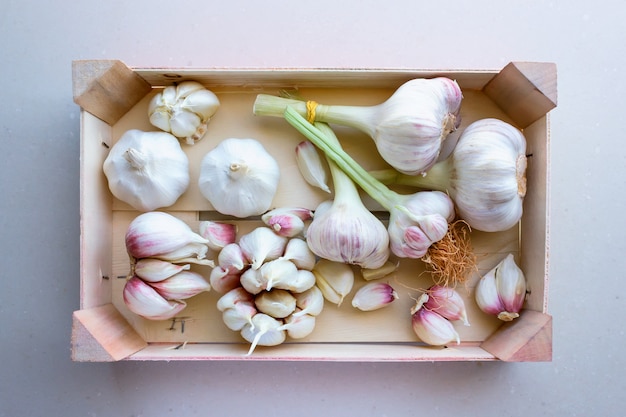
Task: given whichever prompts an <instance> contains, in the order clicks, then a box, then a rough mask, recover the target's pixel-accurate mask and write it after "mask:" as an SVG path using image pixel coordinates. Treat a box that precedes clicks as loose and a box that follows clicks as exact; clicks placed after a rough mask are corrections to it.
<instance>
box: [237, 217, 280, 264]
mask: <svg viewBox="0 0 626 417" xmlns="http://www.w3.org/2000/svg"><path fill="white" fill-rule="evenodd" d="M287 240H288V239H287V238H286V237H284V236H279V235H277V234H276V233H274V232H273V231H272V229H270V228H269V227H257V228H256V229H254V230H253V231H251V232H250V233H247V234H245V235H243V236H241V238H240V239H239V246H240V247H241V251H242V252H243V254H244V256H245V257H246V259H248V261H249V262H250V264H251V266H252V269H259V268H260V267H261V265H263V263H264V262H266V261H271V260H274V259H278V258H279V257H280V256H282V255H283V253H284V251H285V247H286V246H287Z"/></svg>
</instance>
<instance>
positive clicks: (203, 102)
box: [181, 89, 220, 122]
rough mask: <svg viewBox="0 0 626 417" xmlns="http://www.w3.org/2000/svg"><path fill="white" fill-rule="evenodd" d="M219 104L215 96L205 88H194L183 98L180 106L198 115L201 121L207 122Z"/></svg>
mask: <svg viewBox="0 0 626 417" xmlns="http://www.w3.org/2000/svg"><path fill="white" fill-rule="evenodd" d="M219 106H220V102H219V99H218V98H217V96H216V95H215V94H214V93H213V92H211V91H209V90H206V89H202V90H195V91H193V92H192V93H191V94H189V95H188V96H187V97H185V99H184V100H183V102H182V104H181V108H182V109H183V110H186V111H188V112H191V113H194V114H197V115H198V116H200V120H202V122H207V121H208V120H209V119H210V118H211V117H213V115H214V114H215V113H216V112H217V109H218V108H219Z"/></svg>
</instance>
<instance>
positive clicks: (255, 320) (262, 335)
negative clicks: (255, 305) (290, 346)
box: [241, 313, 287, 356]
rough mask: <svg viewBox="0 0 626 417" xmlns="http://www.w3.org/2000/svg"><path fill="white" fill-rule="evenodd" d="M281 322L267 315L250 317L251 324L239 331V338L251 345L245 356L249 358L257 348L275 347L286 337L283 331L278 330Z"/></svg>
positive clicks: (259, 314)
mask: <svg viewBox="0 0 626 417" xmlns="http://www.w3.org/2000/svg"><path fill="white" fill-rule="evenodd" d="M282 324H283V323H282V322H281V321H279V320H276V319H275V318H273V317H270V316H268V315H267V314H263V313H257V314H255V315H254V317H252V324H248V325H245V326H244V327H243V328H242V329H241V336H242V337H243V338H244V339H246V340H247V341H248V342H250V343H251V346H250V350H248V354H247V356H250V355H251V354H252V352H254V349H255V348H256V347H257V346H277V345H280V344H281V343H283V342H284V341H285V339H286V337H287V335H286V333H285V331H284V330H280V327H281V326H282Z"/></svg>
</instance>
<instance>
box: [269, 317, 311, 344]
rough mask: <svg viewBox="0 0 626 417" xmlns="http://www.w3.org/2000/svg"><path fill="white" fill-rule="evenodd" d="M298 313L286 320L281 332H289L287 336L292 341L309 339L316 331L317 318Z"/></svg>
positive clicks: (280, 328)
mask: <svg viewBox="0 0 626 417" xmlns="http://www.w3.org/2000/svg"><path fill="white" fill-rule="evenodd" d="M297 313H299V312H296V313H294V314H292V315H291V316H289V317H287V318H286V319H285V324H283V325H282V326H280V327H279V328H278V329H279V330H285V331H287V336H289V337H291V338H292V339H302V338H304V337H307V336H308V335H310V334H311V333H313V330H314V329H315V321H316V320H315V316H312V315H310V314H297Z"/></svg>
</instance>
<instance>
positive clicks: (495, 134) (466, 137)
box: [372, 119, 527, 232]
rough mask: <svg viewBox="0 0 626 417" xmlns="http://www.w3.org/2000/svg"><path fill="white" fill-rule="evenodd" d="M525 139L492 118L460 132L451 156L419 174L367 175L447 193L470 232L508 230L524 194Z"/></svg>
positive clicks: (386, 172)
mask: <svg viewBox="0 0 626 417" xmlns="http://www.w3.org/2000/svg"><path fill="white" fill-rule="evenodd" d="M526 164H527V159H526V138H525V137H524V135H523V134H522V132H520V131H519V130H518V129H517V128H515V127H513V126H511V125H510V124H508V123H506V122H503V121H502V120H498V119H481V120H478V121H476V122H474V123H472V124H470V125H469V126H468V127H467V128H466V129H465V130H464V131H463V133H462V134H461V136H460V137H459V140H458V142H457V144H456V146H455V147H454V149H453V151H452V154H451V155H450V156H449V157H448V158H447V159H445V160H443V161H440V162H438V163H437V164H436V165H435V166H433V167H432V168H431V169H430V170H429V171H428V172H427V173H426V175H424V176H408V175H402V174H397V173H395V172H390V171H378V172H374V173H372V174H373V175H374V176H376V177H377V178H380V179H381V180H383V181H385V182H395V183H397V184H403V185H412V186H417V187H420V188H423V189H433V190H440V191H444V192H447V193H449V194H450V196H451V197H452V199H453V200H454V202H455V204H456V208H457V210H458V212H459V217H460V218H462V219H463V220H465V221H466V222H467V223H468V224H469V225H470V226H471V227H472V228H473V229H476V230H482V231H485V232H498V231H503V230H508V229H510V228H511V227H513V226H515V224H516V223H517V222H518V221H519V220H520V219H521V217H522V205H523V202H524V196H525V195H526Z"/></svg>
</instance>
